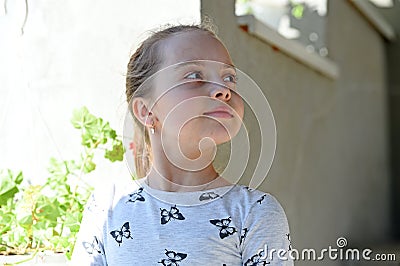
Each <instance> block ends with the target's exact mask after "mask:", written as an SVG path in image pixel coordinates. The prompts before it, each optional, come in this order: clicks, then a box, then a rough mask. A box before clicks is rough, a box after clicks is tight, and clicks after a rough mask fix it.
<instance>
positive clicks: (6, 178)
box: [0, 170, 23, 206]
mask: <svg viewBox="0 0 400 266" xmlns="http://www.w3.org/2000/svg"><path fill="white" fill-rule="evenodd" d="M22 180H23V176H22V173H21V172H19V173H18V175H16V176H15V177H14V176H13V174H12V172H11V171H10V170H8V171H1V172H0V182H1V184H0V206H2V205H5V204H7V201H8V200H9V199H13V198H14V195H15V194H17V193H18V191H19V189H18V186H17V185H18V184H20V183H21V182H22Z"/></svg>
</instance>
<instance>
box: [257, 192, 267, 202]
mask: <svg viewBox="0 0 400 266" xmlns="http://www.w3.org/2000/svg"><path fill="white" fill-rule="evenodd" d="M266 196H267V194H264V195H262V196H261V198H259V199H258V200H257V203H259V204H261V203H262V202H263V200H264V199H265V197H266Z"/></svg>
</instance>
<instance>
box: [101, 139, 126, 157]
mask: <svg viewBox="0 0 400 266" xmlns="http://www.w3.org/2000/svg"><path fill="white" fill-rule="evenodd" d="M104 157H105V158H107V159H109V160H110V161H111V162H115V161H122V160H123V158H124V146H123V145H122V142H121V141H119V140H117V141H114V143H113V147H112V150H106V152H105V154H104Z"/></svg>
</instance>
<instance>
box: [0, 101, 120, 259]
mask: <svg viewBox="0 0 400 266" xmlns="http://www.w3.org/2000/svg"><path fill="white" fill-rule="evenodd" d="M71 123H72V125H73V126H74V127H75V128H76V129H79V130H80V133H81V146H82V152H81V153H80V155H79V156H78V158H77V159H76V160H57V159H55V158H51V159H50V165H49V167H48V172H49V176H48V177H47V180H46V182H45V183H44V184H42V185H31V184H29V182H25V181H24V176H23V174H22V172H18V173H13V172H12V171H10V170H1V171H0V181H1V187H0V254H6V255H7V254H27V253H34V252H38V251H42V250H52V251H54V252H65V253H66V255H67V257H68V258H70V256H71V254H72V250H73V246H74V244H75V240H76V234H77V232H78V231H79V228H80V223H81V220H82V212H83V209H84V206H85V204H86V202H87V200H88V198H89V195H90V193H91V191H92V187H91V186H90V185H89V184H88V183H87V182H85V181H84V179H83V176H84V175H85V174H88V173H90V172H92V171H94V170H95V169H96V164H95V162H94V158H95V155H96V154H98V152H96V151H99V152H101V151H103V152H104V154H103V156H104V158H106V159H108V160H109V161H111V162H115V161H122V159H123V153H124V149H123V145H122V141H121V139H120V137H119V136H117V134H116V131H115V130H113V129H112V128H111V127H110V125H109V123H108V122H105V121H104V120H103V119H102V118H98V117H95V116H94V115H92V114H90V113H89V111H88V109H87V108H86V107H83V108H80V109H78V110H75V111H74V112H73V116H72V119H71Z"/></svg>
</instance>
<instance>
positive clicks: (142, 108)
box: [131, 97, 153, 127]
mask: <svg viewBox="0 0 400 266" xmlns="http://www.w3.org/2000/svg"><path fill="white" fill-rule="evenodd" d="M131 107H132V111H133V114H134V115H135V117H136V119H137V120H139V122H140V123H142V124H143V125H144V126H145V127H150V126H152V124H153V117H152V113H151V112H149V110H148V108H147V103H146V102H145V101H144V99H143V98H140V97H139V98H134V99H133V100H132V106H131Z"/></svg>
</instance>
